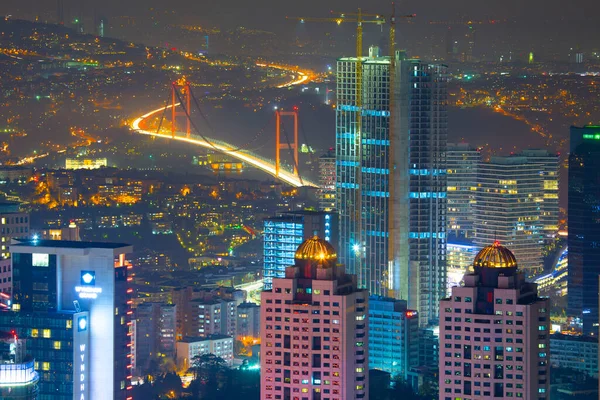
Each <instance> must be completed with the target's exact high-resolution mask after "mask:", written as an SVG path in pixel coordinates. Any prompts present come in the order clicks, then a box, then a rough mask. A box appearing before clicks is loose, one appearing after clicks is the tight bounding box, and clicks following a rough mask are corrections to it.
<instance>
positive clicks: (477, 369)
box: [439, 241, 550, 400]
mask: <svg viewBox="0 0 600 400" xmlns="http://www.w3.org/2000/svg"><path fill="white" fill-rule="evenodd" d="M549 335H550V312H549V304H548V299H547V298H540V297H539V296H538V291H537V285H536V284H534V283H529V282H526V281H525V274H524V273H523V272H522V271H520V270H519V265H518V262H517V259H516V258H515V256H514V254H513V253H512V252H511V251H510V250H509V249H507V248H506V247H504V246H502V245H501V244H500V243H499V242H498V241H496V242H494V243H493V244H492V245H490V246H487V247H485V248H483V249H482V250H481V251H480V252H479V253H478V254H477V256H475V259H474V261H473V272H472V273H468V274H465V276H464V285H462V286H459V287H454V288H452V295H451V296H450V297H448V298H445V299H442V300H441V301H440V356H439V387H440V396H439V398H440V400H452V399H456V398H461V399H463V400H475V399H481V398H485V397H495V398H522V399H525V400H534V399H535V400H545V399H548V398H549V396H550V376H549V374H550V365H549V364H550V354H549V349H550V336H549Z"/></svg>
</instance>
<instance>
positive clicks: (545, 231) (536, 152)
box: [520, 149, 560, 243]
mask: <svg viewBox="0 0 600 400" xmlns="http://www.w3.org/2000/svg"><path fill="white" fill-rule="evenodd" d="M520 155H522V156H525V157H527V160H528V162H529V163H531V164H537V165H538V168H540V172H541V174H542V180H543V183H542V185H543V189H542V193H543V200H544V201H543V202H542V205H541V217H540V225H541V232H542V237H543V240H544V243H552V241H553V240H554V238H555V237H556V235H557V234H558V218H559V205H558V193H559V187H560V176H559V164H560V157H559V155H558V154H556V153H550V152H548V150H545V149H544V150H540V149H528V150H523V151H522V152H521V154H520Z"/></svg>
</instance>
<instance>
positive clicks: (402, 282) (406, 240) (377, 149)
mask: <svg viewBox="0 0 600 400" xmlns="http://www.w3.org/2000/svg"><path fill="white" fill-rule="evenodd" d="M395 57H396V59H395V60H396V62H395V71H394V73H393V78H394V79H393V88H390V57H382V56H380V55H379V52H378V49H377V48H374V47H372V48H371V49H370V50H369V56H368V57H363V59H362V63H361V65H362V74H360V76H361V77H362V86H361V87H362V89H361V93H360V94H359V97H358V98H357V83H356V82H357V75H358V74H357V70H356V68H357V65H358V63H357V59H356V58H352V57H345V58H340V59H339V60H338V62H337V96H338V99H337V101H338V103H337V104H338V105H337V108H336V159H337V161H336V162H337V165H336V167H337V171H336V189H337V199H336V200H337V204H338V205H337V210H338V212H339V214H340V242H339V243H340V246H339V252H340V262H342V263H343V264H345V265H346V266H347V268H348V270H349V272H350V273H353V274H356V275H357V276H358V284H359V286H360V287H364V288H367V289H368V290H369V291H370V292H371V294H373V295H392V296H393V297H395V298H402V299H406V300H408V307H409V308H411V309H416V310H417V311H419V323H421V324H424V325H426V324H429V323H435V322H436V320H437V316H438V304H439V299H440V298H441V297H443V296H444V295H445V290H446V264H445V255H444V252H445V247H446V208H447V206H446V136H447V132H446V131H447V117H446V104H447V89H446V86H447V78H446V75H447V72H446V70H447V67H446V66H444V65H439V64H429V63H425V62H423V61H421V60H416V59H408V58H407V57H406V56H405V55H404V53H403V52H397V53H396V55H395ZM390 89H391V90H390ZM390 94H393V99H394V103H393V105H392V107H390ZM358 99H360V101H358ZM390 119H391V121H392V122H393V124H392V132H390V129H389V126H390ZM409 132H410V134H409ZM390 165H393V168H392V172H393V175H394V177H393V180H392V181H391V182H392V186H390V180H389V177H390V174H389V172H390V171H389V170H390ZM390 187H392V190H391V193H390ZM390 228H391V230H390Z"/></svg>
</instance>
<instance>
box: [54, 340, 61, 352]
mask: <svg viewBox="0 0 600 400" xmlns="http://www.w3.org/2000/svg"><path fill="white" fill-rule="evenodd" d="M54 350H60V340H56V341H55V342H54Z"/></svg>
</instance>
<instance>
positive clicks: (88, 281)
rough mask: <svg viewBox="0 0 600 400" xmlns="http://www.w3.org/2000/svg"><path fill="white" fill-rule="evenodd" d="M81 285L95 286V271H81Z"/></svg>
mask: <svg viewBox="0 0 600 400" xmlns="http://www.w3.org/2000/svg"><path fill="white" fill-rule="evenodd" d="M81 285H82V286H95V285H96V271H81Z"/></svg>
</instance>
